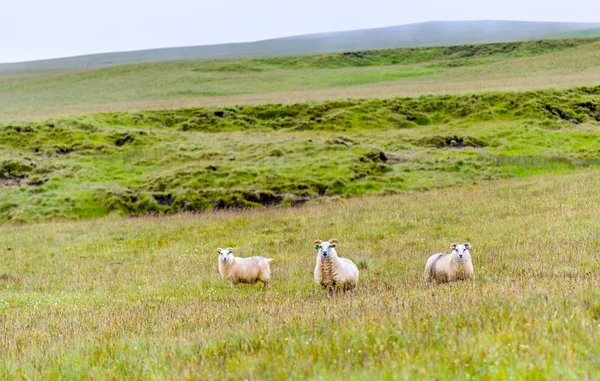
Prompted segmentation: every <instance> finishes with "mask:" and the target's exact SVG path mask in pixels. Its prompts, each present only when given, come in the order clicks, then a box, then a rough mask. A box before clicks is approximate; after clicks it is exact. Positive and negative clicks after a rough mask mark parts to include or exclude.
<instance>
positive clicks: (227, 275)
mask: <svg viewBox="0 0 600 381" xmlns="http://www.w3.org/2000/svg"><path fill="white" fill-rule="evenodd" d="M231 252H232V249H231V248H230V247H228V248H227V249H221V248H218V249H217V253H219V273H220V274H221V276H222V277H223V279H226V280H228V281H230V282H231V286H235V285H236V284H238V283H256V282H258V281H261V282H263V284H264V286H265V288H269V282H270V280H271V267H270V266H269V262H271V261H272V260H273V258H264V257H250V258H240V257H236V256H234V255H233V254H232V253H231Z"/></svg>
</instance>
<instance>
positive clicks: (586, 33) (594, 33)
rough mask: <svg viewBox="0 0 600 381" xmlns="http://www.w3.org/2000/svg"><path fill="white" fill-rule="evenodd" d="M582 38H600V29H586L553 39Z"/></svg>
mask: <svg viewBox="0 0 600 381" xmlns="http://www.w3.org/2000/svg"><path fill="white" fill-rule="evenodd" d="M582 37H600V29H584V30H573V31H570V32H563V33H559V34H557V35H555V36H554V37H553V38H582Z"/></svg>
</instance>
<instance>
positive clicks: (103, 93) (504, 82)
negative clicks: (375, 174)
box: [0, 37, 600, 120]
mask: <svg viewBox="0 0 600 381" xmlns="http://www.w3.org/2000/svg"><path fill="white" fill-rule="evenodd" d="M599 81H600V42H599V39H598V37H595V38H594V37H592V38H579V39H577V38H575V39H562V40H540V41H525V42H512V43H497V44H482V45H461V46H449V47H425V48H404V49H387V50H373V51H359V52H345V53H334V54H321V55H306V56H284V57H257V58H241V59H219V60H187V61H171V62H154V63H143V64H131V65H121V66H115V67H109V68H102V69H79V70H65V71H58V72H49V73H38V72H36V71H25V72H16V73H13V72H7V73H0V118H2V119H4V120H10V119H22V118H26V117H27V118H36V119H39V118H42V117H49V116H52V117H55V116H65V115H73V114H86V113H91V112H106V111H109V112H111V111H132V110H147V109H173V108H180V107H199V106H224V105H235V104H263V103H296V102H306V101H318V100H331V99H343V98H382V97H397V96H419V95H425V94H456V93H473V92H482V91H505V90H518V91H524V90H531V89H546V88H567V87H574V86H583V85H590V84H597V83H598V82H599Z"/></svg>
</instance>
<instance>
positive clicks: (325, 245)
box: [315, 239, 340, 258]
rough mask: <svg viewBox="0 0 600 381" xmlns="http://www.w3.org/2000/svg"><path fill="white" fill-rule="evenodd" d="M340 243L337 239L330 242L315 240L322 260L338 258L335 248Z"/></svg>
mask: <svg viewBox="0 0 600 381" xmlns="http://www.w3.org/2000/svg"><path fill="white" fill-rule="evenodd" d="M338 243H340V241H338V240H337V239H330V240H329V241H321V240H320V239H317V240H315V249H317V250H318V251H319V256H320V257H322V258H333V257H337V252H336V251H335V246H336V245H337V244H338Z"/></svg>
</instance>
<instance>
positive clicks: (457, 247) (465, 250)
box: [450, 242, 471, 260]
mask: <svg viewBox="0 0 600 381" xmlns="http://www.w3.org/2000/svg"><path fill="white" fill-rule="evenodd" d="M450 247H451V248H452V254H454V255H455V256H456V257H457V258H458V259H460V260H465V259H467V258H470V257H471V253H469V249H470V248H471V244H470V243H468V242H466V243H463V244H462V245H461V244H458V243H453V244H452V246H450Z"/></svg>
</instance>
